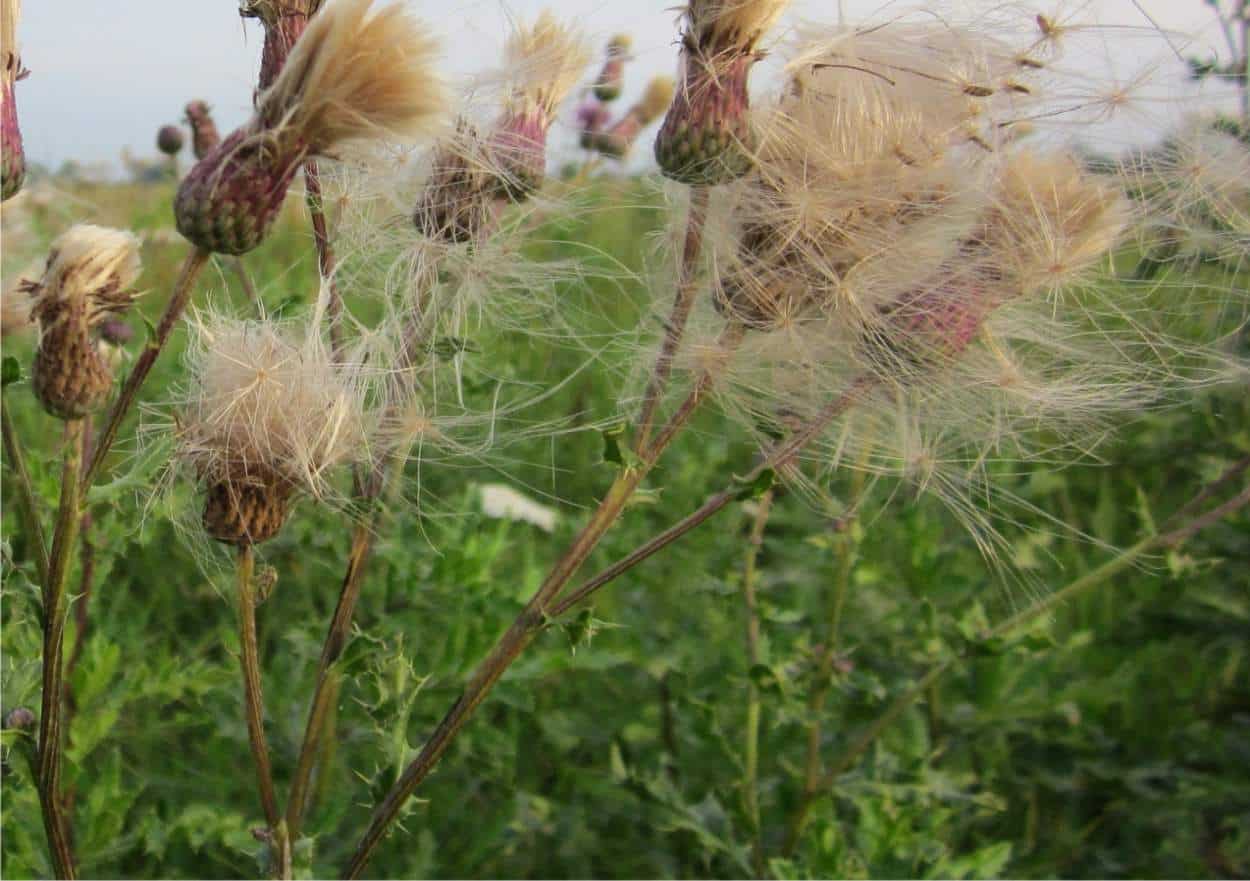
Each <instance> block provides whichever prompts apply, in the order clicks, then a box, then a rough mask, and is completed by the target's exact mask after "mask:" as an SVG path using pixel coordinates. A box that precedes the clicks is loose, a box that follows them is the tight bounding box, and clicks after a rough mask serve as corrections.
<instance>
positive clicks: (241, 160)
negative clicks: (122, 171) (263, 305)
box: [174, 0, 444, 254]
mask: <svg viewBox="0 0 1250 881" xmlns="http://www.w3.org/2000/svg"><path fill="white" fill-rule="evenodd" d="M371 6H372V0H334V2H331V3H329V4H327V5H326V7H325V8H324V9H323V10H322V11H321V12H320V13H319V14H318V15H317V16H316V17H315V18H314V19H313V20H312V22H311V23H310V24H309V26H308V28H307V29H306V30H305V32H304V34H303V36H302V37H301V38H300V40H299V41H298V44H297V45H296V46H295V48H294V49H293V50H292V52H291V54H290V56H289V58H288V59H287V63H286V64H285V66H284V67H283V69H282V72H281V73H280V74H279V75H278V77H277V79H275V80H274V83H273V86H272V87H270V88H269V89H268V90H266V91H265V92H263V93H262V94H261V95H260V96H259V97H258V99H257V106H256V114H255V116H254V117H253V118H252V120H251V121H250V122H248V123H247V124H246V125H244V126H243V127H242V128H239V129H238V130H236V131H235V132H233V133H232V134H231V135H229V136H228V137H227V138H226V139H225V140H223V141H222V142H221V143H220V144H219V145H218V146H217V148H216V149H214V150H213V151H212V152H211V153H209V155H208V156H206V157H205V158H204V159H202V160H201V161H200V162H199V163H198V164H197V165H196V166H195V167H194V168H192V169H191V172H190V173H189V174H188V175H187V176H186V178H185V179H184V180H183V182H182V185H181V186H180V187H179V189H178V195H177V198H176V200H175V204H174V214H175V218H176V220H177V224H178V231H179V232H180V233H182V234H183V235H184V236H186V237H187V238H188V239H189V240H191V241H192V242H193V243H194V244H196V245H198V246H199V247H201V248H204V249H205V250H209V251H213V252H218V253H225V254H243V253H246V252H247V251H250V250H251V249H252V248H255V247H256V246H257V245H258V244H260V242H261V240H262V239H263V238H264V237H265V235H266V234H267V232H268V230H269V228H270V226H271V225H272V223H273V220H274V218H275V217H276V216H277V213H278V209H279V208H280V207H281V205H282V201H283V199H284V198H285V196H286V191H287V187H288V186H289V185H290V182H291V179H292V178H293V177H294V176H295V173H296V171H298V170H299V168H300V166H301V165H302V163H303V162H304V160H305V159H308V158H310V157H314V156H330V155H332V154H333V153H334V151H336V150H338V149H340V148H341V147H343V146H345V145H347V144H349V143H352V142H358V141H365V140H369V139H381V138H393V139H404V138H408V137H414V136H419V135H422V134H424V133H426V132H427V131H429V130H430V129H431V127H432V126H433V125H434V124H435V123H436V122H437V121H438V119H439V118H440V115H441V110H442V107H443V103H444V102H443V87H442V85H441V83H440V81H439V80H438V78H437V76H436V75H435V73H434V67H433V62H434V43H433V41H432V40H431V39H430V38H429V37H428V36H427V34H426V31H425V29H424V28H422V27H421V26H420V25H419V24H418V22H417V21H416V20H415V19H413V18H412V17H411V16H410V15H409V14H408V13H407V12H406V11H405V10H404V9H403V8H402V7H401V6H399V5H397V4H392V5H390V6H386V7H384V8H382V9H377V10H374V9H371Z"/></svg>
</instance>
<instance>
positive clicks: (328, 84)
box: [257, 0, 446, 153]
mask: <svg viewBox="0 0 1250 881" xmlns="http://www.w3.org/2000/svg"><path fill="white" fill-rule="evenodd" d="M372 7H373V0H331V2H329V3H327V4H326V5H325V6H324V8H322V9H321V10H320V11H319V12H318V13H317V15H315V16H314V17H313V18H312V20H311V22H310V23H309V25H308V27H307V29H306V30H305V31H304V34H303V36H301V37H300V39H299V40H298V42H297V43H296V44H295V48H294V49H293V50H292V51H291V55H290V57H289V58H288V59H287V62H286V65H285V66H284V67H283V69H282V73H281V74H279V76H278V78H277V80H275V81H274V84H273V86H272V87H270V88H269V89H268V90H266V91H265V92H264V93H263V94H262V95H260V96H259V98H258V100H257V114H258V116H259V119H260V122H261V125H262V127H263V128H264V129H267V130H271V131H276V132H277V133H278V134H279V135H280V136H285V137H289V138H291V139H292V140H293V141H295V142H299V143H302V144H304V145H307V147H308V149H310V150H311V151H312V152H314V153H326V152H330V151H333V150H334V149H335V148H337V147H339V146H341V145H343V144H346V143H348V142H354V141H362V140H368V139H378V138H380V139H391V140H398V141H402V140H405V139H409V138H416V137H420V136H422V135H425V134H428V133H429V132H431V131H433V130H434V129H435V128H436V127H437V126H438V124H439V123H440V122H441V121H442V116H443V111H444V108H445V106H446V89H445V87H444V85H443V82H442V80H441V79H440V77H439V75H438V68H437V44H436V42H435V40H434V39H433V37H431V36H430V35H429V30H428V28H427V27H426V26H424V25H423V24H422V23H420V22H419V21H417V20H416V19H415V18H413V17H412V15H411V14H410V13H409V12H408V11H407V10H405V9H404V7H403V6H402V5H400V4H398V3H392V4H390V5H387V6H384V7H382V8H380V9H373V8H372Z"/></svg>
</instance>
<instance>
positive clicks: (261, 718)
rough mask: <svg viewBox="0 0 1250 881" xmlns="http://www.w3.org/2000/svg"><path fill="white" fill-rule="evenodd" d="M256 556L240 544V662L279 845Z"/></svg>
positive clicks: (263, 801)
mask: <svg viewBox="0 0 1250 881" xmlns="http://www.w3.org/2000/svg"><path fill="white" fill-rule="evenodd" d="M255 566H256V558H255V555H254V554H253V552H252V547H251V545H240V546H239V550H238V558H237V561H236V569H235V572H236V575H237V584H238V591H239V665H240V667H241V669H242V672H243V709H244V715H245V717H246V719H247V738H248V742H249V743H250V745H251V748H252V759H253V760H254V761H255V763H256V785H257V789H258V790H259V791H260V805H261V808H262V809H263V811H264V813H265V822H266V823H267V824H268V826H269V831H270V834H271V835H272V836H274V844H275V846H277V845H278V843H279V842H278V840H277V839H278V836H277V833H278V831H279V830H278V824H279V823H281V822H282V815H281V814H279V813H278V799H277V796H276V795H275V794H274V786H273V771H272V769H271V768H270V766H269V745H268V743H267V741H266V740H265V698H264V693H263V691H262V690H261V679H260V651H259V649H258V647H257V644H256V592H255V585H254V584H253V583H252V575H253V571H254V569H255Z"/></svg>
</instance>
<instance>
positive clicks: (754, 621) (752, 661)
mask: <svg viewBox="0 0 1250 881" xmlns="http://www.w3.org/2000/svg"><path fill="white" fill-rule="evenodd" d="M775 494H776V491H775V490H773V489H771V488H770V489H768V490H767V491H766V492H765V493H764V494H763V495H761V496H760V498H759V500H758V502H757V505H758V507H757V509H756V512H755V517H754V518H753V520H752V522H751V535H750V538H749V539H748V540H747V552H746V559H745V561H744V563H743V567H742V601H743V605H744V606H745V607H746V624H747V626H746V648H747V665H748V670H754V669H755V667H756V665H757V664H759V662H760V614H759V608H758V605H757V604H756V601H755V587H756V581H757V580H758V577H759V567H758V562H759V555H760V547H761V546H762V545H763V544H764V529H765V528H766V527H767V526H768V517H769V515H770V514H771V513H772V509H773V498H774V496H775ZM745 739H746V743H745V745H744V759H743V769H742V807H743V810H744V811H745V812H746V815H747V819H748V820H749V822H750V824H751V837H752V843H751V864H752V866H753V867H754V869H755V874H756V877H763V875H764V835H763V829H762V828H761V827H760V800H759V755H760V690H759V688H757V687H756V685H755V681H754V679H751V678H750V677H749V676H748V681H747V723H746V736H745Z"/></svg>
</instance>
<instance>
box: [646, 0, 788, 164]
mask: <svg viewBox="0 0 1250 881" xmlns="http://www.w3.org/2000/svg"><path fill="white" fill-rule="evenodd" d="M788 5H789V2H788V0H691V2H690V3H688V4H687V5H686V8H685V11H684V13H683V19H684V30H683V33H682V37H681V60H680V62H679V69H678V75H677V79H678V83H677V93H676V99H675V100H674V101H673V104H672V106H671V107H669V109H668V114H667V115H666V116H665V117H664V123H663V124H662V125H661V126H660V132H659V135H658V136H657V137H656V140H655V158H656V161H658V162H659V164H660V170H661V171H663V172H664V174H666V175H667V176H668V177H671V178H673V179H674V180H678V181H681V182H682V183H686V184H692V185H695V184H721V183H726V182H728V181H731V180H733V179H734V178H737V177H741V176H742V175H743V174H745V173H746V171H747V169H748V168H750V165H751V155H752V153H753V152H754V149H755V134H754V132H753V131H752V129H751V120H750V114H749V110H750V99H749V96H748V91H747V82H748V78H749V77H750V73H751V68H752V67H753V66H754V65H755V63H756V62H757V61H758V60H759V59H760V57H761V55H760V52H759V44H760V41H761V40H762V39H763V38H764V36H765V35H766V34H767V33H768V31H769V29H770V28H771V27H772V26H773V24H774V23H775V22H776V21H777V19H778V18H779V17H780V16H781V14H782V12H784V11H785V9H786V7H787V6H788Z"/></svg>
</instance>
